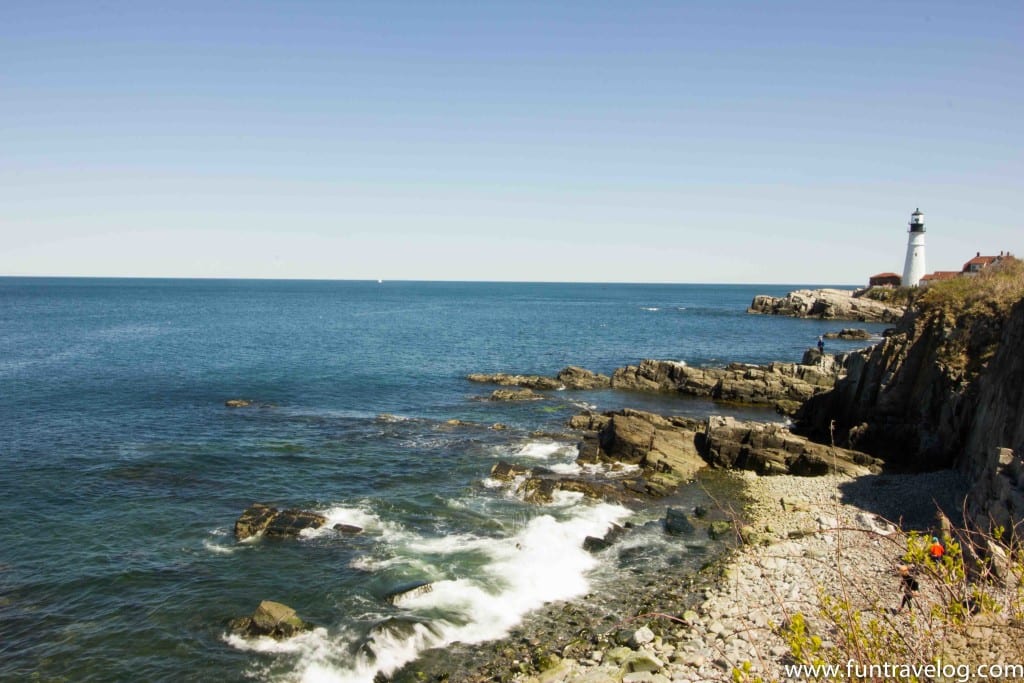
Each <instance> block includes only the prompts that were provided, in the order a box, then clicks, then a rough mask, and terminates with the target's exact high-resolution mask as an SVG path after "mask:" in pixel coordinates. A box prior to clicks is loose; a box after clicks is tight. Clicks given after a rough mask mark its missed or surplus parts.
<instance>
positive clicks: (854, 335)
mask: <svg viewBox="0 0 1024 683" xmlns="http://www.w3.org/2000/svg"><path fill="white" fill-rule="evenodd" d="M825 339H845V340H848V341H867V340H868V339H871V333H870V332H868V331H867V330H862V329H859V328H852V327H848V328H845V329H842V330H839V331H838V332H828V333H826V334H825Z"/></svg>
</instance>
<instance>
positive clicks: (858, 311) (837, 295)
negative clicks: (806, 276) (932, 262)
mask: <svg viewBox="0 0 1024 683" xmlns="http://www.w3.org/2000/svg"><path fill="white" fill-rule="evenodd" d="M857 294H858V292H853V291H847V290H841V289H800V290H797V291H795V292H790V293H789V294H787V295H786V296H784V297H774V296H768V295H765V294H759V295H758V296H755V297H754V300H753V301H752V302H751V304H750V307H749V308H748V309H747V313H761V314H767V315H785V316H791V317H794V318H820V319H822V320H858V321H860V322H883V323H888V322H895V321H897V320H899V319H900V318H901V317H902V316H903V313H904V312H905V311H904V309H903V308H900V307H897V306H891V305H889V304H885V303H882V302H880V301H875V300H873V299H868V298H865V297H859V296H857Z"/></svg>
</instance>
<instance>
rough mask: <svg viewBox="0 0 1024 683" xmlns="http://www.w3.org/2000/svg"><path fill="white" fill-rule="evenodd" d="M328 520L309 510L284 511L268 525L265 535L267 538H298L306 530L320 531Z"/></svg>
mask: <svg viewBox="0 0 1024 683" xmlns="http://www.w3.org/2000/svg"><path fill="white" fill-rule="evenodd" d="M326 523H327V518H326V517H324V516H323V515H321V514H318V513H316V512H310V511H308V510H283V511H281V512H279V513H277V514H276V515H275V516H274V518H273V519H272V520H271V521H270V524H268V525H267V527H266V529H265V530H264V532H263V535H264V536H266V537H267V538H297V537H298V536H299V534H301V533H302V532H303V531H305V530H306V529H319V528H320V527H322V526H323V525H324V524H326Z"/></svg>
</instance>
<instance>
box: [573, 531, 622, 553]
mask: <svg viewBox="0 0 1024 683" xmlns="http://www.w3.org/2000/svg"><path fill="white" fill-rule="evenodd" d="M625 533H626V529H625V528H623V527H621V526H619V525H618V524H612V528H611V529H609V530H608V533H606V534H605V535H604V536H603V537H601V538H598V537H596V536H587V537H586V538H585V539H583V549H584V550H586V551H587V552H588V553H598V552H601V551H602V550H607V549H608V548H610V547H611V546H612V544H614V543H615V542H616V541H617V540H619V539H620V538H622V536H623V534H625Z"/></svg>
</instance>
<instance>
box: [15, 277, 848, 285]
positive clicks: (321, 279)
mask: <svg viewBox="0 0 1024 683" xmlns="http://www.w3.org/2000/svg"><path fill="white" fill-rule="evenodd" d="M19 278H20V279H39V280H42V279H61V280H196V281H201V280H208V281H219V282H226V281H243V282H366V283H378V284H383V283H387V282H401V283H438V284H442V283H448V284H523V285H526V284H537V285H725V286H754V285H766V286H785V285H793V286H806V285H811V284H814V285H816V286H819V287H857V288H863V287H865V285H863V284H856V283H828V284H824V283H808V282H803V283H801V282H747V281H742V282H726V281H715V282H680V281H645V282H641V281H627V280H457V279H452V280H445V279H405V278H326V277H239V276H233V275H9V274H0V279H5V280H7V279H11V280H13V279H19Z"/></svg>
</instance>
